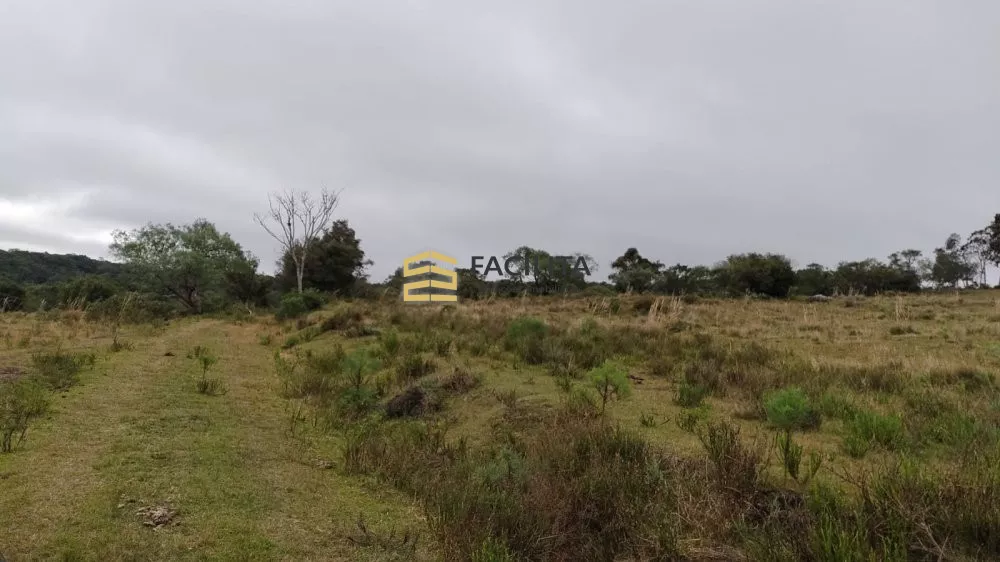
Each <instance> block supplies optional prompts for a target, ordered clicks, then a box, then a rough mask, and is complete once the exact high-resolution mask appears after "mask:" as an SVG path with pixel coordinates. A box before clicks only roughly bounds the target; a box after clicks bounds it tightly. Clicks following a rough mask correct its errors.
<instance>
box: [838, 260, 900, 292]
mask: <svg viewBox="0 0 1000 562" xmlns="http://www.w3.org/2000/svg"><path fill="white" fill-rule="evenodd" d="M833 283H834V287H835V288H836V291H837V292H838V293H842V294H864V295H875V294H878V293H884V292H886V291H895V292H917V291H919V290H920V276H919V275H918V274H917V272H915V271H910V270H906V269H901V268H898V267H893V266H892V265H889V264H886V263H883V262H881V261H879V260H877V259H874V258H869V259H866V260H861V261H853V262H841V263H840V264H838V265H837V269H835V270H834V272H833Z"/></svg>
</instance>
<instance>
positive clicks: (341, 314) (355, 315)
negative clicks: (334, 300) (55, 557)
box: [320, 307, 365, 332]
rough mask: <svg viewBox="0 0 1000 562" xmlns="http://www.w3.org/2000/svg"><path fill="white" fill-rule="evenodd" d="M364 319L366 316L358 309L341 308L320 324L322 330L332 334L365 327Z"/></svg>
mask: <svg viewBox="0 0 1000 562" xmlns="http://www.w3.org/2000/svg"><path fill="white" fill-rule="evenodd" d="M364 318H365V316H364V314H362V312H361V311H360V310H358V309H356V308H350V307H345V308H340V309H337V310H335V311H334V313H333V314H332V315H331V316H328V317H326V318H324V319H323V321H322V323H320V330H321V331H323V332H332V331H347V330H350V329H357V328H360V327H361V326H363V325H364Z"/></svg>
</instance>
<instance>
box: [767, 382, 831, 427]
mask: <svg viewBox="0 0 1000 562" xmlns="http://www.w3.org/2000/svg"><path fill="white" fill-rule="evenodd" d="M764 411H765V412H766V413H767V421H769V422H771V424H773V425H774V426H775V427H777V428H779V429H782V430H784V431H786V432H787V431H793V430H800V429H815V428H818V427H819V425H820V422H821V419H822V418H821V416H820V413H819V411H818V410H816V409H815V408H814V407H813V406H812V404H811V403H810V401H809V397H808V396H807V395H806V393H805V392H804V391H803V390H802V389H801V388H798V387H790V388H784V389H781V390H776V391H774V392H771V393H769V394H768V395H767V396H766V397H765V398H764Z"/></svg>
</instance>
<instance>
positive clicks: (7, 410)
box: [0, 378, 49, 453]
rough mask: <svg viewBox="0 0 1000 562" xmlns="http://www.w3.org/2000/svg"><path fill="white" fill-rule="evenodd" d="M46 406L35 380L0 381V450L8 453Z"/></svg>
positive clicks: (45, 400) (41, 388)
mask: <svg viewBox="0 0 1000 562" xmlns="http://www.w3.org/2000/svg"><path fill="white" fill-rule="evenodd" d="M48 405H49V400H48V397H47V396H46V393H45V388H44V386H43V385H42V383H40V382H39V381H37V380H35V379H32V378H23V379H19V380H15V381H7V382H0V452H3V453H9V452H12V451H13V450H14V449H15V448H16V447H17V446H18V445H20V444H21V442H22V441H24V438H25V435H26V434H27V432H28V426H29V425H30V424H31V422H32V421H33V420H34V419H36V418H38V417H40V416H42V415H44V414H45V412H46V411H47V410H48Z"/></svg>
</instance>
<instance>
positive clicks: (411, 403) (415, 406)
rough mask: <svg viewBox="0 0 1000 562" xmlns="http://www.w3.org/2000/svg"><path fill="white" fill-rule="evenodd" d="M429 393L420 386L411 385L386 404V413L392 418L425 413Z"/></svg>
mask: <svg viewBox="0 0 1000 562" xmlns="http://www.w3.org/2000/svg"><path fill="white" fill-rule="evenodd" d="M426 398H427V393H426V392H424V390H423V389H422V388H420V387H419V386H411V387H409V388H407V389H406V390H404V391H403V392H401V393H399V394H397V395H396V396H393V397H392V399H391V400H389V402H388V403H387V404H386V405H385V415H386V416H388V417H390V418H400V417H405V416H419V415H421V414H423V413H424V409H425V405H426V404H425V399H426Z"/></svg>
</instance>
